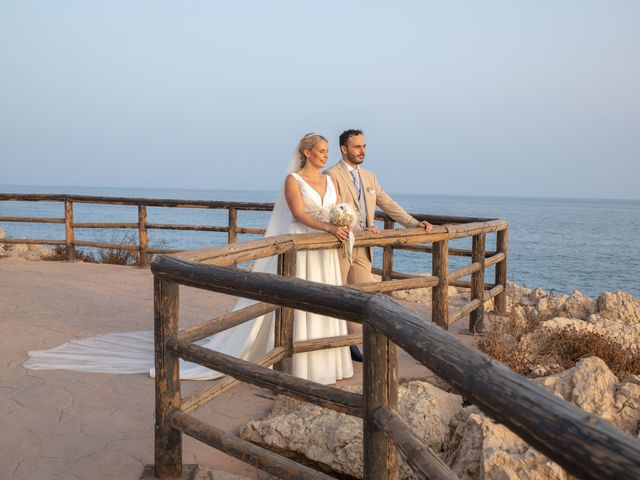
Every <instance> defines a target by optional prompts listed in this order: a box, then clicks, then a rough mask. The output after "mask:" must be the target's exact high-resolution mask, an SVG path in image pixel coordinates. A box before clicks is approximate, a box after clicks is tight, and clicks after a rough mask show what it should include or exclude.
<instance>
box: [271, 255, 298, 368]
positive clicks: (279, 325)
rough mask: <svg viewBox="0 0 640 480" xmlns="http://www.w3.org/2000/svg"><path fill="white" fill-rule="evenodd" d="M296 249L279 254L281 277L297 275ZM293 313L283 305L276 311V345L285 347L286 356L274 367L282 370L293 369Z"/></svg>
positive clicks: (279, 272) (279, 273)
mask: <svg viewBox="0 0 640 480" xmlns="http://www.w3.org/2000/svg"><path fill="white" fill-rule="evenodd" d="M296 257H297V254H296V251H295V250H289V251H287V252H285V253H283V254H281V255H279V256H278V275H280V276H281V277H289V278H292V277H295V276H296ZM293 313H294V310H293V309H292V308H286V307H282V308H280V309H278V311H277V312H276V318H275V322H274V328H275V331H274V342H275V346H276V347H280V346H281V347H283V348H284V351H285V356H284V358H283V359H282V360H281V361H280V362H278V363H276V364H275V365H274V366H273V368H275V369H276V370H279V371H281V372H286V373H291V372H292V371H293Z"/></svg>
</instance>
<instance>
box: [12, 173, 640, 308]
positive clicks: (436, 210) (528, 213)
mask: <svg viewBox="0 0 640 480" xmlns="http://www.w3.org/2000/svg"><path fill="white" fill-rule="evenodd" d="M0 192H3V193H67V194H80V195H99V196H113V197H136V198H138V197H144V198H168V199H193V200H227V201H239V202H273V201H274V200H275V198H276V192H275V191H271V192H270V191H239V190H196V189H193V190H180V189H147V188H98V187H60V186H15V185H13V186H9V185H0ZM391 195H392V197H393V198H394V199H395V200H396V201H397V202H398V203H400V205H402V206H403V207H404V208H405V209H406V210H407V211H409V212H412V213H424V214H435V215H457V216H465V217H485V218H498V219H503V220H506V221H507V222H509V257H508V267H507V271H508V274H507V278H508V280H509V281H511V282H515V283H517V284H519V285H521V286H526V287H530V288H542V289H544V290H547V291H551V292H552V293H555V294H561V293H571V292H573V291H574V290H580V291H581V292H582V293H584V294H586V295H590V296H597V295H599V294H600V293H601V292H604V291H615V290H624V291H627V292H629V293H631V294H632V295H633V296H635V297H640V200H601V199H572V198H525V197H485V196H458V195H415V194H403V193H395V194H394V193H391ZM0 216H1V217H18V216H33V217H47V216H50V217H58V218H62V217H64V208H63V205H62V204H61V203H49V202H7V201H0ZM268 218H269V213H268V212H249V211H240V212H239V213H238V224H239V226H241V227H265V226H266V224H267V221H268ZM74 220H75V222H121V223H135V222H136V221H137V209H136V207H130V206H111V205H90V204H76V205H75V206H74ZM148 221H149V222H150V223H179V224H193V225H219V226H224V225H226V224H227V213H226V211H217V210H204V209H188V208H156V207H150V208H149V209H148ZM0 228H2V229H4V230H5V235H6V236H7V237H14V238H21V237H26V238H40V239H60V240H62V239H64V225H61V224H38V223H8V222H0ZM400 228H401V227H400ZM136 234H137V232H136V231H135V230H120V229H113V230H97V229H78V230H76V239H78V240H87V241H101V242H115V243H118V242H119V241H126V239H127V238H128V239H131V238H133V239H134V240H135V239H136ZM495 237H496V235H495V234H490V235H488V236H487V250H491V249H495ZM226 238H227V237H226V234H224V233H216V232H188V231H187V232H183V231H171V230H151V231H150V232H149V241H150V244H151V245H152V246H159V247H163V248H175V249H191V248H203V247H207V246H213V245H218V244H222V243H226ZM255 238H258V237H257V236H255V235H240V236H239V240H240V241H243V240H251V239H255ZM470 245H471V242H470V239H460V240H455V241H453V242H452V243H451V245H450V247H457V248H470ZM374 256H375V259H374V265H376V266H378V267H379V266H380V264H381V258H382V254H381V251H380V250H379V249H377V251H376V252H374ZM469 262H470V259H469V258H467V257H451V258H450V261H449V268H450V269H451V270H453V269H455V268H458V267H460V266H463V265H465V264H467V263H469ZM394 270H396V271H400V272H404V273H414V274H417V273H424V272H430V271H431V256H430V255H429V254H424V253H418V252H403V251H398V252H396V254H395V256H394ZM492 278H493V270H490V271H488V272H487V277H486V279H487V281H490V280H491V279H492Z"/></svg>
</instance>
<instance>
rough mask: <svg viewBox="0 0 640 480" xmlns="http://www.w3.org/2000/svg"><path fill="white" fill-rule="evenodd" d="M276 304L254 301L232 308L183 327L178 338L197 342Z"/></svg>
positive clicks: (276, 307) (265, 312) (255, 316)
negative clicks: (254, 302) (217, 315)
mask: <svg viewBox="0 0 640 480" xmlns="http://www.w3.org/2000/svg"><path fill="white" fill-rule="evenodd" d="M279 308H280V307H278V306H277V305H272V304H270V303H256V304H253V305H250V306H248V307H245V308H241V309H240V310H234V311H232V312H228V313H225V314H222V315H220V316H219V317H216V318H213V319H211V320H209V321H207V322H204V323H201V324H199V325H194V326H192V327H189V328H185V329H183V330H180V332H178V339H179V340H182V341H184V342H197V341H198V340H202V339H203V338H206V337H210V336H211V335H215V334H216V333H220V332H222V331H224V330H228V329H230V328H232V327H235V326H237V325H240V324H242V323H244V322H246V321H248V320H251V319H253V318H257V317H259V316H261V315H266V314H268V313H271V312H273V311H275V310H277V309H279Z"/></svg>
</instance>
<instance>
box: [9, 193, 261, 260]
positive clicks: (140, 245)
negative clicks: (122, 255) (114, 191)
mask: <svg viewBox="0 0 640 480" xmlns="http://www.w3.org/2000/svg"><path fill="white" fill-rule="evenodd" d="M0 201H17V202H57V203H60V202H62V203H64V217H60V218H54V217H44V218H43V217H40V218H38V217H8V216H4V217H0V223H3V222H7V223H57V224H64V225H65V238H64V239H55V240H52V239H23V238H21V239H13V238H5V239H0V244H2V243H4V244H40V245H62V246H65V247H66V253H67V260H69V261H72V260H73V259H74V256H75V248H76V247H93V248H107V249H113V250H125V251H130V252H138V258H139V261H138V263H139V265H142V266H147V265H148V264H149V258H150V255H152V254H157V253H172V252H176V251H178V250H176V249H175V248H174V249H167V248H157V247H156V248H154V247H152V246H150V245H149V234H148V232H149V230H184V231H199V232H226V233H227V241H228V242H229V243H235V242H236V241H237V239H238V234H263V233H264V229H262V228H247V227H245V228H243V227H239V226H238V211H241V210H251V211H271V210H272V209H273V204H269V203H251V202H219V201H207V200H175V199H153V198H125V197H98V196H91V195H55V194H18V193H0ZM75 204H94V205H129V206H135V207H137V208H138V221H137V222H136V223H122V222H121V223H116V222H112V223H78V222H75V221H74V215H73V212H74V205H75ZM147 207H168V208H201V209H214V210H226V211H227V213H228V223H227V225H219V226H210V225H183V224H160V223H149V222H148V220H147ZM85 228H90V229H130V230H134V231H135V230H137V232H138V240H137V241H136V242H135V243H134V244H130V245H123V244H115V243H106V242H89V241H81V240H76V239H75V237H76V229H85Z"/></svg>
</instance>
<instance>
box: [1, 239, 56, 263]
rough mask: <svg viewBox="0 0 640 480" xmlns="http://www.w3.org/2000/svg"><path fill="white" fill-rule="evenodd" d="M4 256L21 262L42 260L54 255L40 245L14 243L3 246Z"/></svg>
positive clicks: (51, 250)
mask: <svg viewBox="0 0 640 480" xmlns="http://www.w3.org/2000/svg"><path fill="white" fill-rule="evenodd" d="M3 254H4V256H6V257H10V258H14V259H21V260H42V259H43V258H48V257H50V256H52V255H53V254H54V251H53V249H50V248H45V247H42V246H40V245H31V244H23V243H16V244H11V245H5V249H4V253H3Z"/></svg>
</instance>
